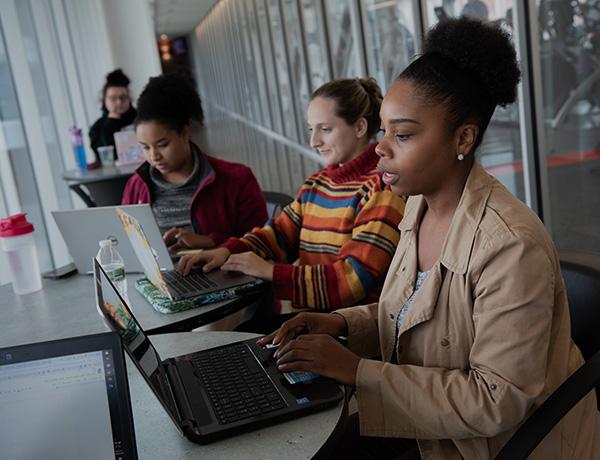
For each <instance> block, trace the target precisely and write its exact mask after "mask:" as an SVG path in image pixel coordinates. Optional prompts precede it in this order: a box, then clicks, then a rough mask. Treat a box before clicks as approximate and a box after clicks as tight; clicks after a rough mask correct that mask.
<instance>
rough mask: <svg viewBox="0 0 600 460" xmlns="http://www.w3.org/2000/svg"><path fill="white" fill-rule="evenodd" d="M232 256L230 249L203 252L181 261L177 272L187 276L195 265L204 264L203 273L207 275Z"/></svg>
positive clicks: (185, 257) (188, 256)
mask: <svg viewBox="0 0 600 460" xmlns="http://www.w3.org/2000/svg"><path fill="white" fill-rule="evenodd" d="M230 254H231V253H230V252H229V249H227V248H223V247H221V248H216V249H210V250H208V251H202V252H199V253H198V254H190V255H186V256H183V257H182V258H181V259H180V260H179V263H178V264H177V271H178V272H179V273H180V274H182V275H183V276H186V275H188V274H189V273H190V271H191V270H192V267H193V266H194V265H196V264H203V265H204V266H203V267H202V271H203V272H205V273H207V272H210V271H212V270H214V269H215V268H219V267H220V266H221V265H223V264H224V263H225V261H226V260H227V258H228V257H229V255H230Z"/></svg>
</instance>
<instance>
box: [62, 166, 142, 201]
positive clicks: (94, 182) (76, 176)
mask: <svg viewBox="0 0 600 460" xmlns="http://www.w3.org/2000/svg"><path fill="white" fill-rule="evenodd" d="M139 166H140V165H139V164H133V165H124V166H102V167H100V168H97V169H92V170H89V171H88V170H85V171H82V170H80V169H71V170H69V171H65V172H64V173H63V175H62V177H63V179H64V180H66V181H68V182H69V188H70V189H71V190H73V191H74V192H75V193H76V194H77V195H78V196H79V197H80V198H81V199H82V200H83V202H84V203H85V204H86V205H87V206H88V207H94V206H113V205H117V204H120V203H121V197H122V195H123V190H124V189H125V184H126V183H127V181H128V180H129V178H130V177H131V176H132V174H133V173H134V172H135V170H136V169H137V168H138V167H139ZM82 186H83V187H85V188H86V189H87V191H88V192H89V193H87V192H86V191H85V190H84V189H83V188H82Z"/></svg>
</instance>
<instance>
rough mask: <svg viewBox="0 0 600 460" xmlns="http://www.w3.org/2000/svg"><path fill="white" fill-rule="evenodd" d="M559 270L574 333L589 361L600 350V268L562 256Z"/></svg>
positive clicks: (573, 335) (572, 333)
mask: <svg viewBox="0 0 600 460" xmlns="http://www.w3.org/2000/svg"><path fill="white" fill-rule="evenodd" d="M599 267H600V266H599ZM560 269H561V272H562V275H563V279H564V280H565V286H566V289H567V297H568V299H569V312H570V314H571V336H572V337H573V341H574V342H575V343H576V344H577V346H578V347H579V349H580V350H581V353H582V354H583V357H584V358H585V359H586V360H588V359H590V358H591V357H592V356H593V355H594V354H595V353H596V352H597V351H598V350H600V334H599V333H598V325H600V268H598V267H596V266H594V265H592V264H590V263H589V262H587V263H586V262H584V261H577V260H576V259H575V258H574V257H569V256H561V260H560Z"/></svg>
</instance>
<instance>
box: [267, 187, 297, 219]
mask: <svg viewBox="0 0 600 460" xmlns="http://www.w3.org/2000/svg"><path fill="white" fill-rule="evenodd" d="M263 196H264V197H265V201H266V202H267V213H268V214H269V219H274V218H275V217H277V216H278V215H279V213H280V212H281V211H282V209H283V208H285V207H286V206H287V205H288V204H290V203H291V202H292V201H294V199H293V198H292V197H291V196H289V195H286V194H285V193H279V192H263Z"/></svg>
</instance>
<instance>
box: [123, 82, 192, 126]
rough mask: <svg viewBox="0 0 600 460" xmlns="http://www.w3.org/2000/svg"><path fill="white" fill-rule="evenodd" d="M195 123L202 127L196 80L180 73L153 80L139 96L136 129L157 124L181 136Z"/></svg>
mask: <svg viewBox="0 0 600 460" xmlns="http://www.w3.org/2000/svg"><path fill="white" fill-rule="evenodd" d="M192 120H196V121H198V122H199V123H200V125H202V122H203V121H204V113H203V111H202V102H201V101H200V96H199V95H198V92H197V91H196V88H195V86H194V82H193V80H192V79H191V78H190V77H188V76H186V75H181V74H169V75H160V76H158V77H152V78H150V80H149V81H148V84H147V85H146V87H145V88H144V90H143V91H142V94H140V97H139V99H138V106H137V117H136V119H135V122H134V124H135V126H137V125H139V124H140V123H144V122H149V121H154V122H158V123H161V124H164V125H166V126H168V127H170V128H172V129H174V130H176V131H177V132H178V133H181V131H182V130H183V128H184V127H185V126H187V125H189V124H190V122H191V121H192Z"/></svg>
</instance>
